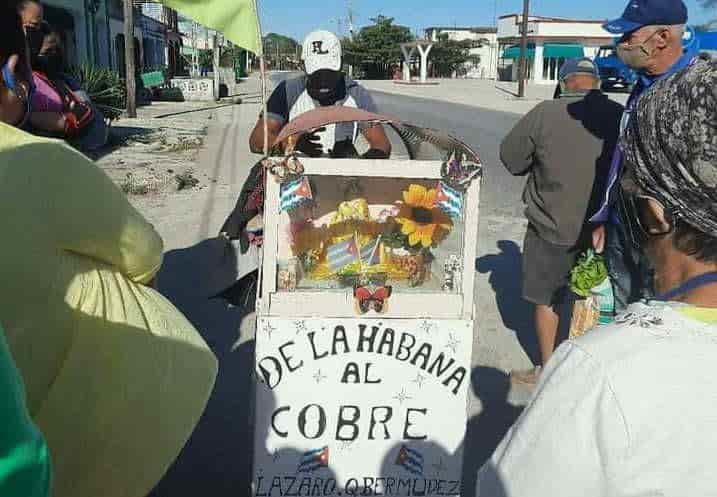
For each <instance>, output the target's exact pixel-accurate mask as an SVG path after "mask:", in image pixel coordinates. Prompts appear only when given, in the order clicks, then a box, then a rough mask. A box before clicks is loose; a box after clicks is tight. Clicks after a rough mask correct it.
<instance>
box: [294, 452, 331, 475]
mask: <svg viewBox="0 0 717 497" xmlns="http://www.w3.org/2000/svg"><path fill="white" fill-rule="evenodd" d="M328 466H329V448H328V447H324V448H321V449H316V450H310V451H308V452H304V455H303V456H301V459H300V460H299V467H298V468H296V472H297V473H313V472H314V471H316V470H317V469H319V468H327V467H328Z"/></svg>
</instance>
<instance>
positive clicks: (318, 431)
mask: <svg viewBox="0 0 717 497" xmlns="http://www.w3.org/2000/svg"><path fill="white" fill-rule="evenodd" d="M300 161H301V164H302V165H303V167H304V176H303V177H305V178H307V179H308V182H309V184H310V188H311V192H312V193H311V194H312V196H313V202H312V207H311V209H312V214H311V216H309V217H310V219H309V220H308V221H309V222H311V223H312V225H314V226H324V225H326V223H331V222H332V219H334V216H335V215H336V212H337V211H338V210H339V205H340V204H341V203H342V202H349V201H351V200H355V199H356V198H361V199H363V200H365V201H366V204H368V207H369V215H370V218H372V219H376V218H381V216H382V213H384V212H385V211H386V209H387V207H388V208H391V206H392V205H393V206H395V205H396V204H397V203H398V204H399V205H400V203H401V202H403V201H404V200H405V199H406V197H405V196H404V192H406V191H409V190H410V189H411V185H414V188H415V185H417V186H419V187H421V188H423V189H425V190H426V191H430V190H431V189H436V188H437V187H438V185H439V184H440V182H441V180H442V177H441V175H442V172H441V171H442V162H441V161H417V160H394V159H391V160H354V159H350V160H336V159H308V158H302V159H300ZM356 185H358V186H356ZM350 188H353V190H352V192H353V193H352V197H351V199H349V197H347V194H346V192H347V191H348V189H350ZM418 190H420V191H421V192H423V190H421V189H420V188H418ZM479 194H480V179H476V180H475V181H473V182H471V183H470V185H469V186H468V187H467V189H466V190H465V192H464V193H463V195H462V207H461V209H460V215H456V214H455V213H454V216H453V217H452V220H451V229H450V231H449V233H448V235H447V236H445V238H443V240H442V241H440V242H439V243H437V244H436V246H434V247H433V248H431V250H432V254H433V255H432V257H433V260H432V262H431V263H430V265H429V266H430V267H429V268H428V269H427V270H426V271H425V275H424V280H423V281H421V282H419V284H408V283H406V282H405V281H392V280H391V277H388V280H387V281H385V282H384V284H385V285H388V286H391V288H392V291H391V294H390V297H389V298H388V299H386V300H387V302H385V304H386V305H385V306H383V307H382V308H381V309H380V310H381V311H382V312H381V313H379V312H377V308H375V307H370V308H369V309H368V310H366V309H363V310H361V309H360V307H359V306H358V305H357V299H356V298H355V295H354V288H353V286H352V285H348V284H345V282H344V283H341V282H337V281H335V280H333V279H331V277H328V278H317V279H315V280H314V279H312V277H311V274H307V273H306V271H305V270H304V269H300V270H299V271H298V272H297V271H296V270H295V269H296V268H295V267H292V268H291V270H290V272H292V273H293V274H294V276H293V278H294V280H293V281H290V282H289V284H288V285H287V282H286V281H285V280H284V278H282V274H281V273H282V272H284V273H286V271H287V265H290V266H291V265H292V264H293V266H296V262H294V263H291V262H290V261H291V260H295V259H296V257H297V255H299V254H295V253H294V248H292V245H291V239H292V238H291V236H292V235H290V233H294V231H290V226H291V220H290V216H289V214H288V213H287V212H286V211H282V209H281V208H280V206H281V201H282V186H281V185H280V184H279V183H278V182H277V181H275V180H274V178H273V177H272V176H271V175H269V176H268V179H267V182H266V191H265V203H264V205H265V211H264V250H263V264H262V267H261V277H260V281H261V291H260V293H261V297H260V299H259V301H258V302H257V331H256V378H257V383H256V397H255V400H256V403H255V423H254V430H255V437H254V471H253V481H252V493H253V495H254V496H256V497H284V496H286V497H291V496H297V497H298V496H309V495H311V496H318V495H320V496H323V497H326V496H332V497H333V496H336V497H340V496H346V495H350V496H358V495H401V496H409V495H420V496H422V497H432V496H439V495H440V496H447V495H450V496H453V495H460V492H461V489H460V481H461V471H462V458H463V456H462V452H463V444H464V437H465V429H466V421H467V405H466V402H467V392H468V388H469V387H470V377H471V351H472V343H473V332H474V322H473V319H474V304H473V302H474V274H475V269H474V268H475V258H476V247H477V242H478V220H479V219H478V218H479V212H478V207H479ZM404 203H405V202H404ZM389 210H390V209H389ZM390 212H391V213H392V214H393V215H394V217H395V215H396V213H397V211H396V210H395V209H394V210H392V211H390ZM416 212H417V215H418V214H419V213H420V212H418V211H416ZM424 214H425V212H424ZM422 221H426V219H422ZM402 226H403V225H402ZM406 231H411V230H410V229H407V230H406ZM344 235H345V234H344ZM361 236H362V234H359V233H356V234H355V237H354V238H355V239H356V240H357V245H359V246H360V245H361V243H360V241H359V240H358V239H359V238H360V237H361ZM350 238H351V237H350V236H349V239H350ZM379 239H380V238H379ZM376 245H378V242H377V243H376ZM381 250H384V251H388V252H390V250H389V249H385V248H383V247H382V248H381ZM374 255H375V252H373V251H372V253H371V254H370V255H369V257H371V256H374ZM448 261H451V262H452V263H456V262H457V264H453V265H452V268H451V270H450V274H446V269H447V268H448V266H451V264H449V263H448ZM290 279H291V278H290Z"/></svg>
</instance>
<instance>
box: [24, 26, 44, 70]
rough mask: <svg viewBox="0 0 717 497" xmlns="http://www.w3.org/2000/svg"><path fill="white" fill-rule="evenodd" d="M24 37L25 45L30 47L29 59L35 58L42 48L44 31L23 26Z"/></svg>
mask: <svg viewBox="0 0 717 497" xmlns="http://www.w3.org/2000/svg"><path fill="white" fill-rule="evenodd" d="M25 38H26V39H27V46H28V48H29V49H30V61H31V63H32V61H34V60H35V57H37V56H38V55H39V54H40V49H42V41H43V40H44V39H45V33H44V31H43V30H42V29H41V28H38V27H33V26H27V27H26V28H25Z"/></svg>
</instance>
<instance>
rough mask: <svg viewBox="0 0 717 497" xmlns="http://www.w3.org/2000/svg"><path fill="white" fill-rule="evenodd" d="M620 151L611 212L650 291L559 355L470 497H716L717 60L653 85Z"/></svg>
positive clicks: (637, 109)
mask: <svg viewBox="0 0 717 497" xmlns="http://www.w3.org/2000/svg"><path fill="white" fill-rule="evenodd" d="M621 146H622V149H623V151H624V153H625V155H624V158H625V168H626V170H625V175H624V177H623V179H622V187H623V188H622V192H623V193H622V194H621V198H620V199H619V202H618V205H619V208H620V209H621V210H622V211H623V216H624V218H625V219H626V229H627V231H628V235H629V239H630V243H631V244H634V245H636V246H639V248H640V249H641V250H643V251H644V253H645V254H647V256H648V257H649V259H650V261H651V263H652V265H653V266H654V269H655V287H656V292H657V297H656V298H655V299H654V300H650V301H644V302H641V303H636V304H633V305H631V306H630V307H629V308H628V309H627V312H626V313H624V314H622V315H620V316H618V317H617V319H616V322H615V323H613V324H611V325H607V326H604V327H600V328H597V329H595V330H593V331H591V332H589V333H588V334H586V335H585V336H583V337H580V338H578V339H577V340H575V341H571V342H567V343H565V344H563V345H562V346H561V347H560V348H559V349H558V350H557V351H556V352H555V354H554V356H553V358H552V359H551V360H550V362H549V363H548V365H547V367H546V369H545V371H544V374H543V376H542V379H541V381H540V383H539V384H538V387H537V390H536V392H535V394H534V396H533V398H532V399H531V401H530V403H529V404H528V406H527V408H526V409H525V411H524V412H523V414H522V415H521V417H520V418H519V420H518V421H517V422H516V424H515V425H514V426H513V427H512V428H511V430H510V431H509V433H508V434H507V435H506V437H505V439H504V440H503V441H502V443H501V444H500V446H499V447H498V449H497V450H496V452H495V453H494V454H493V457H492V458H491V460H490V461H489V462H488V463H487V464H486V466H485V467H484V469H483V470H481V472H480V473H479V485H478V495H479V496H486V497H488V496H489V497H497V496H500V497H528V496H530V497H563V496H564V497H573V496H575V495H585V496H589V497H597V496H605V497H608V496H611V497H615V496H643V495H644V496H647V495H671V496H678V495H679V496H681V495H689V496H690V497H708V496H713V495H714V494H715V488H717V472H715V470H714V463H713V459H712V456H713V454H714V453H715V451H716V450H717V431H715V429H714V427H715V422H714V419H715V418H714V413H715V411H717V394H716V393H715V392H717V377H716V376H715V374H714V365H715V363H716V362H717V61H714V60H709V59H707V58H698V59H697V60H696V61H694V63H693V64H691V65H690V66H689V67H687V68H684V69H682V70H681V71H678V72H677V73H675V74H673V75H671V76H669V77H667V78H665V79H663V80H661V81H659V82H656V83H655V85H654V86H653V88H652V90H651V91H650V92H649V93H646V94H645V95H644V96H643V97H642V98H641V99H640V101H639V102H638V103H637V105H636V107H635V110H634V115H633V118H632V119H631V122H630V124H629V126H628V128H627V129H626V132H625V134H624V136H623V138H622V143H621Z"/></svg>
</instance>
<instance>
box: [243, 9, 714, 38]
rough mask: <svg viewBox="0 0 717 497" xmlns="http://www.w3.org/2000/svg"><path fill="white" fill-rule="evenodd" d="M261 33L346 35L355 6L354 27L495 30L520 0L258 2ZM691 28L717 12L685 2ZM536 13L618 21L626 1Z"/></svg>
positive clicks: (296, 36) (420, 31) (532, 10)
mask: <svg viewBox="0 0 717 497" xmlns="http://www.w3.org/2000/svg"><path fill="white" fill-rule="evenodd" d="M257 2H258V5H259V15H260V16H261V22H262V30H263V32H264V33H265V34H266V33H271V32H274V33H280V34H284V35H287V36H291V37H292V38H295V39H297V40H298V41H301V40H302V39H303V38H304V36H305V35H307V34H308V33H309V32H311V31H313V30H314V29H328V30H330V31H333V32H337V31H339V29H338V28H339V23H338V22H337V20H338V19H340V23H341V24H340V26H341V30H340V31H341V32H342V34H348V27H347V25H346V24H347V22H346V17H347V15H348V4H349V2H350V3H351V5H352V8H353V11H354V12H355V14H354V24H355V29H358V28H360V27H361V26H364V25H367V24H371V20H370V19H371V18H372V17H376V16H377V15H378V14H382V15H384V16H387V17H394V18H395V22H396V24H401V25H404V26H408V27H410V28H411V30H412V31H413V32H414V33H416V34H420V35H423V29H424V28H426V27H429V26H453V25H456V26H492V25H494V18H495V16H496V15H497V16H498V17H500V16H501V15H504V14H512V13H520V12H522V10H523V2H522V0H452V1H448V0H257ZM685 3H686V4H687V8H688V9H689V13H690V19H689V22H690V23H691V24H700V23H704V22H706V21H707V20H709V19H712V18H715V17H717V9H712V10H713V11H712V12H710V11H706V10H704V9H702V8H700V6H699V3H698V1H697V0H685ZM530 4H531V8H530V13H531V14H534V15H543V16H554V17H571V18H580V19H607V18H613V17H618V16H619V15H620V14H621V13H622V11H623V10H624V8H625V5H627V0H598V1H590V0H531V2H530Z"/></svg>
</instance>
